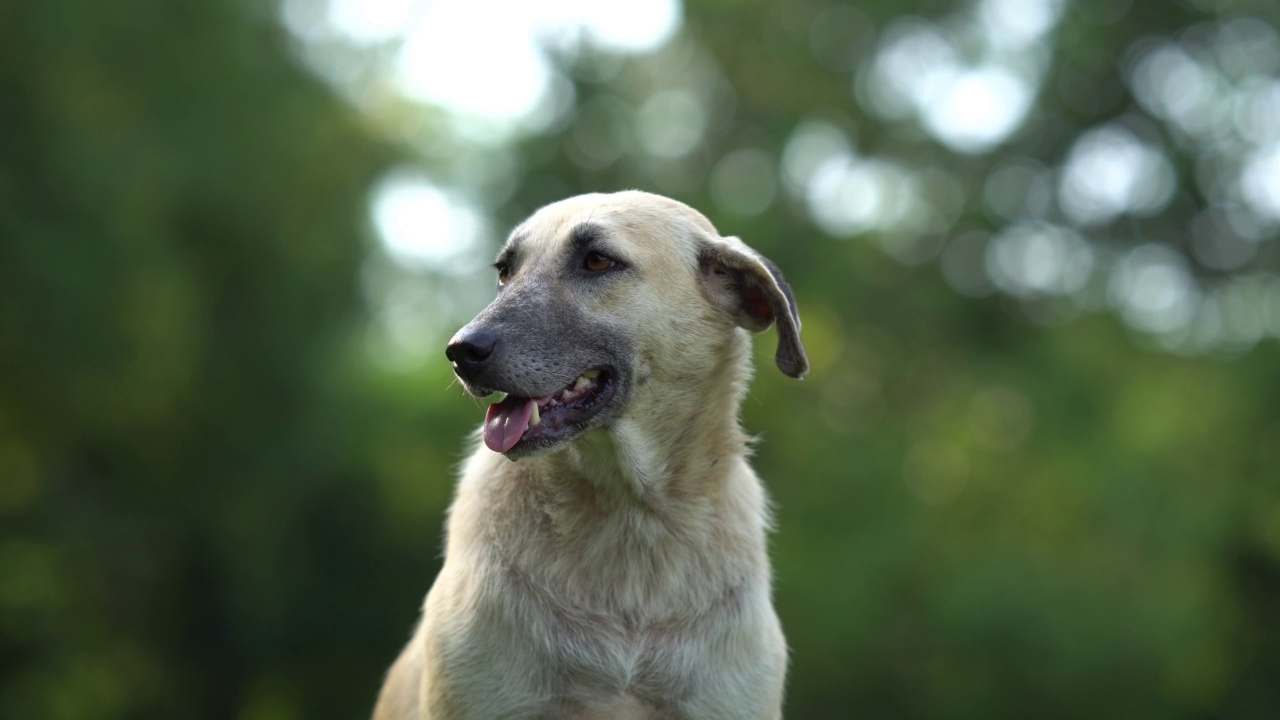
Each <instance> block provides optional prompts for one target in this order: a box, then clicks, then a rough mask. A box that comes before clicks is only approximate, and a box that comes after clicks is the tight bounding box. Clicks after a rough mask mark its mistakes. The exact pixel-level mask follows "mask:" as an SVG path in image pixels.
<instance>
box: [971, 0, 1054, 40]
mask: <svg viewBox="0 0 1280 720" xmlns="http://www.w3.org/2000/svg"><path fill="white" fill-rule="evenodd" d="M1061 11H1062V2H1061V0H983V2H982V4H981V5H979V6H978V18H979V19H980V20H981V21H982V23H983V24H984V25H986V26H987V35H988V37H990V38H991V39H992V41H993V42H995V43H999V44H1001V45H1004V46H1008V47H1011V48H1016V49H1020V48H1024V47H1026V46H1028V45H1030V44H1031V43H1034V42H1035V41H1037V40H1039V39H1040V38H1041V37H1042V36H1043V35H1044V34H1045V33H1047V32H1049V31H1050V30H1052V29H1053V26H1054V25H1055V24H1057V22H1058V16H1059V14H1060V13H1061Z"/></svg>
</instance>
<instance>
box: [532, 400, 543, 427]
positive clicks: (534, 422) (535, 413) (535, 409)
mask: <svg viewBox="0 0 1280 720" xmlns="http://www.w3.org/2000/svg"><path fill="white" fill-rule="evenodd" d="M540 422H542V415H541V414H540V413H539V412H538V403H534V404H533V415H531V416H530V417H529V427H533V426H534V425H537V424H538V423H540Z"/></svg>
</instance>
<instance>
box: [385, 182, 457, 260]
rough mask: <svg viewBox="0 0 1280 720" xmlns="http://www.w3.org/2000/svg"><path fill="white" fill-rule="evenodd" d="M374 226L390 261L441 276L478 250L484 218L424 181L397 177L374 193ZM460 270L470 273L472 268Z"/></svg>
mask: <svg viewBox="0 0 1280 720" xmlns="http://www.w3.org/2000/svg"><path fill="white" fill-rule="evenodd" d="M371 211H372V215H373V224H374V227H375V228H376V229H377V231H378V237H379V239H380V240H381V241H382V244H383V246H384V247H385V248H386V249H387V252H388V253H390V255H391V257H392V258H393V259H394V260H395V261H396V262H398V263H400V264H402V265H405V266H408V267H425V268H430V269H435V270H442V269H445V268H448V267H450V266H451V265H452V264H453V262H454V261H455V260H457V259H459V258H460V257H462V256H465V255H467V254H468V253H471V252H473V251H474V250H475V249H476V246H477V245H478V241H479V235H480V231H481V228H482V223H481V220H480V216H479V215H478V214H477V213H476V211H475V210H474V209H472V208H471V207H470V206H468V205H467V204H465V203H463V202H462V201H460V200H459V199H458V198H454V197H451V196H450V195H448V194H446V193H445V192H443V191H441V190H440V189H439V188H437V187H436V186H435V185H432V184H431V183H430V182H429V181H428V180H427V179H426V178H424V177H422V176H421V175H416V174H411V173H405V172H399V173H394V174H392V175H390V176H388V177H386V178H384V179H383V180H382V181H381V182H380V183H378V185H377V187H376V188H375V189H374V193H373V202H372V208H371ZM460 267H463V268H464V269H470V267H471V264H470V263H464V264H463V265H461V266H460Z"/></svg>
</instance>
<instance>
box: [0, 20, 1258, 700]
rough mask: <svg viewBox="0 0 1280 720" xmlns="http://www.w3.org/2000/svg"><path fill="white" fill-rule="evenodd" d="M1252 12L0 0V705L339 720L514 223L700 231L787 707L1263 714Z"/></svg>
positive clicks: (458, 397) (435, 479)
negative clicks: (718, 236) (601, 205)
mask: <svg viewBox="0 0 1280 720" xmlns="http://www.w3.org/2000/svg"><path fill="white" fill-rule="evenodd" d="M1278 28H1280V5H1277V4H1276V3H1275V2H1274V1H1273V0H1178V1H1175V0H1168V1H1166V2H1158V3H1157V2H1150V3H1139V2H1135V1H1133V0H972V1H966V2H941V1H939V0H918V1H911V0H908V1H906V2H904V1H902V0H898V1H895V2H885V1H881V0H866V1H864V2H860V3H856V4H853V3H843V2H838V1H836V0H774V1H770V2H763V1H756V2H745V1H733V0H683V2H681V0H643V1H641V0H630V1H627V2H615V1H613V0H607V1H606V0H601V1H596V2H592V1H591V0H554V1H548V2H520V1H519V0H283V1H282V2H260V1H259V2H250V1H249V0H205V1H204V2H197V3H160V2H148V1H146V0H115V1H114V2H110V3H105V2H98V1H96V0H41V1H40V2H35V1H34V0H26V1H24V0H18V1H17V2H0V717H4V718H11V719H13V720H19V719H21V720H27V719H33V718H34V719H39V718H55V719H60V718H68V719H70V718H96V719H111V718H210V719H222V718H234V719H237V720H293V719H295V718H297V719H301V718H308V719H309V718H352V717H364V716H366V715H367V713H368V712H369V710H370V708H371V706H372V703H373V699H374V696H375V693H376V691H377V688H378V686H379V683H380V680H381V676H382V673H383V672H384V671H385V669H386V667H387V666H388V665H389V663H390V662H391V660H392V659H393V658H394V657H395V655H396V653H397V652H398V651H399V649H400V647H401V645H402V644H403V642H404V641H405V640H406V639H407V636H408V633H409V631H410V628H411V625H412V623H413V622H414V618H415V613H416V610H417V608H418V606H419V604H420V602H421V599H422V597H423V595H424V594H425V592H426V590H427V588H428V586H429V585H430V583H431V581H432V578H433V577H434V574H435V572H436V570H437V569H438V567H439V552H440V545H441V521H442V520H443V512H444V510H445V508H446V506H447V504H448V502H449V499H450V495H451V492H452V482H453V468H454V466H455V465H456V463H457V462H458V460H459V459H460V458H461V457H462V454H463V452H464V448H465V441H464V438H465V437H466V436H467V435H468V434H469V433H470V432H471V431H472V430H473V429H474V427H475V426H476V425H478V424H479V422H480V420H481V418H482V405H481V404H477V403H476V402H474V401H472V400H469V399H467V398H465V397H464V396H463V394H462V393H461V391H460V390H459V389H458V388H456V387H450V371H449V367H448V365H447V363H446V362H445V359H444V355H443V352H442V350H443V345H444V341H445V339H446V338H447V337H448V335H449V334H451V332H452V331H453V330H454V329H455V328H456V327H458V326H460V325H461V324H462V323H463V322H465V321H466V320H467V319H468V318H470V317H471V316H472V315H473V314H474V313H475V312H476V311H477V310H478V309H479V308H481V307H482V306H483V305H484V304H485V303H486V302H487V300H488V299H489V298H490V297H491V295H492V292H493V278H492V271H491V270H490V269H488V268H487V267H486V266H487V263H488V262H490V261H491V259H492V255H493V252H494V250H495V249H496V247H497V246H498V244H499V243H500V242H501V240H502V239H503V237H504V236H505V234H506V231H507V229H508V228H510V227H511V226H512V225H513V224H514V223H515V222H517V221H518V220H520V219H521V218H522V217H524V216H525V215H526V214H527V213H529V212H530V211H532V210H533V209H535V208H537V207H538V206H540V205H541V204H543V203H546V202H549V201H552V200H555V199H558V198H561V197H563V196H566V195H570V194H573V193H578V192H582V191H608V190H615V189H622V188H643V189H647V190H652V191H655V192H659V193H664V194H667V195H671V196H674V197H676V198H679V199H681V200H684V201H686V202H688V203H690V204H692V205H694V206H696V207H698V208H700V209H702V210H703V211H705V212H706V213H707V214H708V215H709V216H710V217H711V218H712V220H713V221H714V222H715V223H716V224H717V225H718V227H719V228H720V230H721V231H722V232H723V233H725V234H736V235H739V236H741V237H742V238H744V239H745V240H746V241H747V242H749V243H750V244H752V245H753V246H755V247H756V248H758V249H759V250H761V251H762V252H764V253H765V254H766V255H768V256H770V257H771V258H773V259H774V260H775V261H776V262H777V263H778V264H779V265H780V266H781V267H782V268H783V269H784V270H785V271H786V273H787V276H788V279H789V280H790V282H791V285H792V286H793V287H794V288H795V290H796V294H797V296H798V299H799V305H800V308H801V312H802V315H803V317H804V334H805V340H806V342H807V345H808V348H809V355H810V357H811V358H812V360H813V372H812V374H811V375H810V377H809V378H808V379H807V380H806V381H805V382H803V383H796V382H793V381H790V380H788V379H787V378H785V377H783V376H782V375H781V374H780V373H778V372H776V371H775V370H774V369H773V368H772V363H771V360H770V359H771V356H772V351H773V350H772V349H773V339H772V337H762V338H761V339H760V340H759V341H758V342H757V351H758V352H757V366H758V368H759V370H758V375H759V377H758V379H757V381H756V383H755V385H754V387H753V391H752V393H751V395H750V397H749V398H748V399H747V402H746V405H745V408H744V413H745V422H746V425H747V426H748V428H749V429H750V430H751V431H753V432H756V433H759V434H760V435H761V437H762V440H763V442H762V444H761V445H760V448H759V453H758V457H757V462H756V464H757V468H758V470H759V472H760V474H761V476H762V477H763V478H764V479H765V481H766V483H767V484H768V486H769V488H770V492H771V493H772V495H773V497H774V498H775V499H776V501H777V506H778V526H779V532H778V533H777V534H776V536H775V537H774V539H773V555H774V560H775V567H776V571H777V606H778V610H779V612H780V614H781V616H782V620H783V624H784V626H785V628H786V631H787V635H788V638H789V641H790V643H791V646H792V648H793V665H792V674H791V679H790V683H789V695H788V700H787V709H788V717H791V718H801V719H820V718H895V719H897V718H930V719H931V718H984V719H989V718H1025V717H1049V718H1056V717H1062V718H1085V717H1087V718H1125V719H1127V720H1131V719H1134V718H1161V719H1182V718H1277V717H1280V342H1278V338H1280V241H1278V240H1277V236H1278V235H1280V33H1278V32H1277V29H1278Z"/></svg>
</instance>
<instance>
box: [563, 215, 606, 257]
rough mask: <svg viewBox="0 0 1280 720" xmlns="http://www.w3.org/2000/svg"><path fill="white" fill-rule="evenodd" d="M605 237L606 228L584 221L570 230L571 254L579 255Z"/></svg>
mask: <svg viewBox="0 0 1280 720" xmlns="http://www.w3.org/2000/svg"><path fill="white" fill-rule="evenodd" d="M603 237H604V228H602V227H600V226H599V225H596V224H593V223H589V222H584V223H581V224H579V225H576V226H574V228H573V230H570V231H569V254H570V255H578V254H580V253H582V252H583V251H585V250H586V249H587V248H589V247H591V245H593V244H595V243H596V242H597V241H599V240H600V239H601V238H603Z"/></svg>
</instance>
